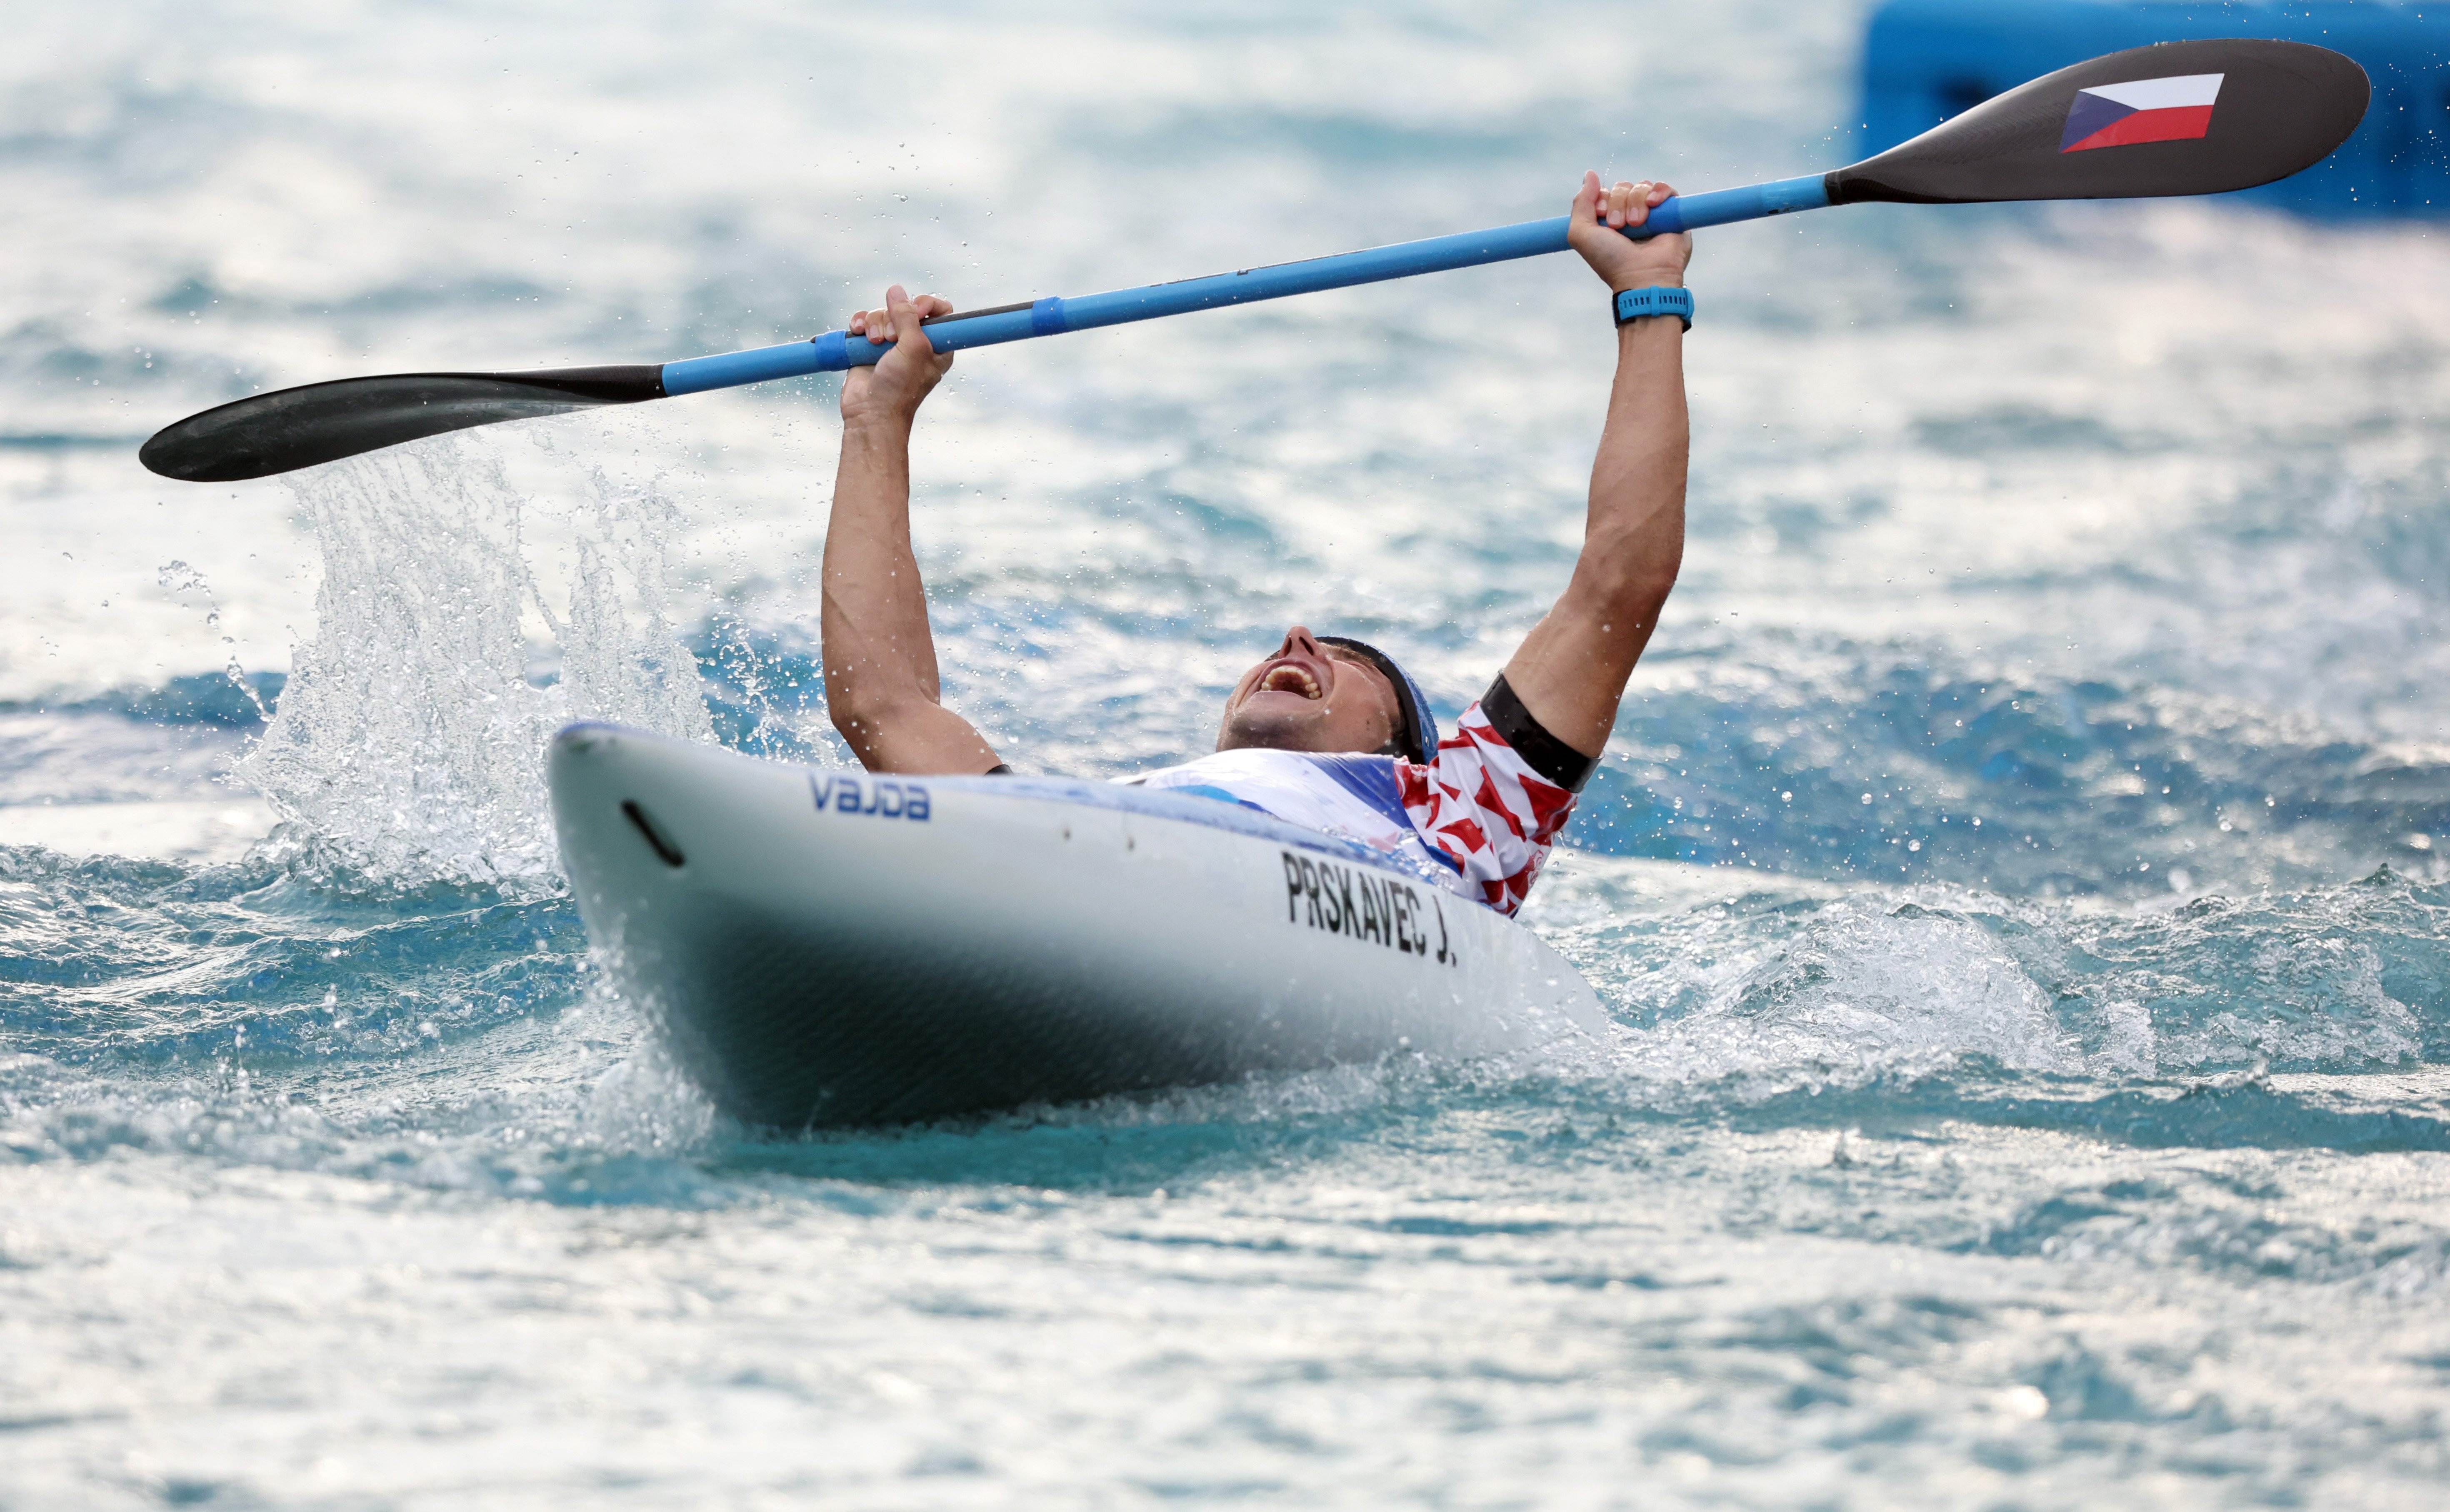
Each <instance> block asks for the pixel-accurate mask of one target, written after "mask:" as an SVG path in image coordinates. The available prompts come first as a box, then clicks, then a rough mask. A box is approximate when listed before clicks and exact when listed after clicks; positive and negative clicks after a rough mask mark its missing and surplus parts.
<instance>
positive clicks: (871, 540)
mask: <svg viewBox="0 0 2450 1512" xmlns="http://www.w3.org/2000/svg"><path fill="white" fill-rule="evenodd" d="M822 628H823V633H824V636H825V640H824V649H825V663H826V696H827V697H828V698H829V699H831V700H834V701H836V702H847V703H852V704H856V703H859V702H862V701H863V700H865V701H872V702H886V701H889V700H891V699H893V698H895V697H897V696H907V695H909V694H914V693H915V694H917V695H919V696H921V697H924V698H925V699H927V700H928V701H929V702H933V701H935V699H936V698H937V697H938V686H937V679H936V645H935V637H934V636H933V634H931V633H930V631H929V630H928V627H927V596H926V590H925V588H924V585H923V584H922V583H921V582H920V578H919V560H918V557H917V556H916V554H914V553H913V552H912V550H911V546H910V430H909V427H908V426H907V425H906V424H903V423H900V422H899V421H898V420H895V419H893V418H889V417H880V418H876V419H869V420H863V421H860V422H858V423H855V424H850V425H846V426H845V427H844V429H843V442H842V461H841V463H840V465H839V467H838V468H837V470H836V472H835V475H834V503H833V517H832V520H831V523H830V524H829V525H828V526H827V528H826V556H825V608H824V612H823V615H822ZM838 684H839V685H840V686H837V685H838Z"/></svg>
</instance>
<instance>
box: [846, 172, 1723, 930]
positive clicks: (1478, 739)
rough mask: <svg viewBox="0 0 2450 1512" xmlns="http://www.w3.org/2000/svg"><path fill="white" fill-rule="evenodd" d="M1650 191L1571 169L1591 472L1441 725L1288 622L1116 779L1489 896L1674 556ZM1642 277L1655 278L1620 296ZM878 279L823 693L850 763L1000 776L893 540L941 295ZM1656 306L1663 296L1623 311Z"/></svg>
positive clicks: (1679, 297) (1675, 306)
mask: <svg viewBox="0 0 2450 1512" xmlns="http://www.w3.org/2000/svg"><path fill="white" fill-rule="evenodd" d="M1673 192H1675V191H1673V190H1672V189H1670V188H1669V187H1668V186H1667V185H1666V184H1651V183H1643V184H1629V183H1619V184H1615V185H1613V186H1603V185H1602V184H1601V183H1600V177H1599V175H1598V174H1596V173H1587V174H1585V175H1584V176H1583V184H1582V188H1581V190H1580V191H1579V192H1577V193H1576V194H1575V196H1574V204H1573V215H1572V222H1571V229H1570V231H1569V232H1568V240H1569V241H1570V242H1571V243H1572V245H1573V248H1574V250H1575V251H1577V252H1580V253H1581V254H1582V255H1583V259H1584V261H1585V262H1588V263H1589V264H1590V266H1591V270H1592V271H1593V272H1595V273H1597V274H1598V275H1599V276H1600V278H1601V280H1602V281H1604V282H1605V283H1606V284H1607V285H1608V287H1609V288H1610V290H1612V291H1614V292H1613V294H1612V296H1611V298H1612V301H1613V302H1612V304H1611V309H1612V311H1613V313H1614V315H1615V317H1616V320H1617V335H1616V340H1617V367H1616V383H1615V387H1614V389H1613V391H1612V392H1611V394H1610V396H1609V398H1608V411H1607V423H1606V427H1605V429H1604V431H1603V432H1602V433H1601V436H1600V445H1599V456H1598V457H1597V459H1596V461H1595V462H1594V463H1593V465H1592V468H1591V491H1590V510H1589V514H1588V517H1587V519H1586V521H1585V527H1584V537H1583V550H1582V554H1581V556H1580V557H1579V558H1578V559H1577V560H1576V561H1575V563H1574V572H1573V576H1572V577H1571V579H1570V580H1569V581H1568V582H1567V583H1566V585H1565V594H1564V596H1562V597H1560V598H1559V599H1558V600H1557V602H1556V604H1555V605H1554V607H1552V608H1551V609H1550V610H1549V611H1548V613H1547V615H1546V617H1545V618H1544V619H1542V620H1541V621H1540V623H1539V624H1538V625H1537V626H1535V627H1533V629H1532V630H1531V633H1530V634H1529V635H1527V636H1526V637H1525V638H1524V641H1523V644H1522V646H1521V647H1520V648H1519V649H1516V651H1515V652H1514V655H1513V658H1512V659H1511V660H1509V661H1508V662H1507V664H1506V669H1505V670H1504V671H1503V672H1501V673H1499V674H1498V677H1497V680H1496V682H1494V683H1492V684H1491V685H1490V686H1489V689H1488V692H1487V693H1486V694H1484V695H1483V696H1482V697H1481V698H1480V700H1479V701H1478V702H1476V703H1474V704H1473V705H1472V706H1471V707H1470V708H1467V709H1465V710H1464V712H1463V717H1462V719H1461V720H1460V721H1459V722H1458V726H1457V729H1456V732H1455V734H1453V735H1452V736H1450V737H1449V738H1447V739H1444V740H1441V739H1439V737H1438V729H1437V724H1436V721H1435V719H1434V718H1433V717H1432V716H1431V714H1430V710H1429V701H1428V700H1427V699H1425V698H1424V697H1422V695H1421V690H1420V688H1419V686H1418V685H1417V684H1415V683H1414V682H1413V681H1412V680H1411V678H1410V676H1408V675H1406V673H1405V672H1404V670H1403V669H1401V668H1400V667H1398V666H1397V665H1396V664H1395V662H1394V661H1393V660H1392V659H1391V658H1390V657H1389V656H1387V655H1386V654H1385V653H1384V652H1382V651H1379V650H1377V649H1374V648H1372V647H1370V646H1368V645H1365V644H1363V643H1362V642H1359V641H1356V640H1351V639H1350V638H1346V637H1341V636H1334V635H1317V634H1313V633H1312V631H1311V630H1310V629H1309V628H1308V627H1306V626H1301V625H1295V626H1293V628H1292V629H1291V630H1288V631H1287V632H1286V634H1285V638H1284V641H1283V643H1282V644H1280V645H1279V646H1277V647H1276V649H1274V651H1272V652H1270V653H1269V654H1268V656H1267V657H1266V658H1265V659H1263V660H1261V661H1260V662H1259V663H1258V664H1257V665H1256V666H1254V667H1253V668H1252V669H1250V670H1249V671H1247V672H1245V673H1244V674H1243V675H1242V679H1241V681H1240V682H1238V683H1236V684H1235V687H1234V691H1233V692H1232V694H1231V695H1229V696H1228V697H1227V698H1226V700H1225V714H1224V721H1223V727H1222V728H1221V729H1220V731H1219V732H1218V735H1217V740H1216V751H1215V754H1214V755H1211V756H1203V757H1201V758H1200V759H1198V760H1197V761H1194V762H1189V763H1186V764H1184V765H1182V766H1173V767H1168V768H1166V769H1165V770H1162V771H1156V772H1149V773H1145V774H1143V775H1141V776H1138V777H1135V778H1132V779H1129V781H1131V782H1133V783H1137V784H1139V785H1143V786H1147V787H1151V788H1165V789H1172V790H1174V791H1177V792H1185V793H1196V794H1200V795H1203V796H1207V797H1212V798H1218V799H1223V800H1227V801H1229V802H1234V803H1238V804H1245V805H1247V806H1250V807H1253V808H1256V809H1259V810H1262V811H1263V812H1266V813H1269V814H1273V815H1274V816H1275V817H1276V818H1278V819H1281V820H1284V821H1286V822H1288V823H1290V824H1301V825H1305V826H1307V827H1309V828H1312V829H1316V830H1321V831H1324V832H1326V833H1329V834H1332V835H1337V836H1340V837H1342V838H1344V839H1347V840H1351V841H1355V842H1358V843H1361V844H1364V845H1368V846H1371V848H1373V849H1376V850H1378V851H1381V852H1386V853H1397V854H1402V855H1404V856H1407V857H1409V858H1410V860H1411V861H1412V862H1413V863H1415V864H1416V865H1419V866H1421V867H1423V868H1424V869H1425V870H1427V871H1428V872H1429V874H1430V875H1433V876H1436V877H1438V878H1439V879H1440V880H1441V881H1442V882H1445V883H1446V885H1447V886H1448V887H1449V888H1450V889H1451V890H1453V891H1455V892H1457V893H1460V894H1462V895H1463V896H1465V897H1468V898H1471V899H1473V900H1475V901H1480V902H1484V903H1487V904H1488V906H1490V907H1492V908H1495V909H1497V910H1498V911H1499V912H1501V913H1507V914H1511V913H1513V912H1514V911H1515V910H1516V909H1517V908H1519V907H1521V906H1522V903H1523V899H1524V897H1525V895H1526V893H1528V892H1529V890H1530V887H1531V882H1532V880H1533V879H1534V878H1535V877H1537V876H1538V875H1539V871H1540V866H1541V863H1543V862H1545V861H1546V859H1547V855H1548V847H1549V846H1550V845H1551V844H1552V843H1554V842H1555V840H1556V837H1557V832H1558V831H1559V830H1560V829H1562V828H1564V827H1565V818H1566V816H1567V815H1568V814H1569V813H1571V812H1572V810H1573V806H1574V795H1575V794H1576V793H1578V792H1580V791H1581V790H1582V786H1583V784H1584V783H1585V781H1586V780H1587V779H1588V778H1589V776H1590V774H1591V770H1592V768H1593V767H1594V766H1597V765H1598V761H1599V756H1600V753H1601V752H1602V751H1603V750H1604V748H1605V747H1606V745H1607V738H1608V732H1609V730H1610V729H1611V728H1612V727H1614V726H1615V724H1616V709H1617V702H1618V700H1619V699H1620V698H1622V697H1623V696H1624V685H1625V680H1626V679H1627V678H1628V677H1630V676H1631V675H1632V672H1633V665H1634V662H1635V660H1636V659H1637V658H1639V657H1640V656H1641V655H1642V649H1643V646H1644V645H1645V644H1647V643H1648V641H1649V639H1650V632H1651V630H1652V629H1653V628H1654V627H1656V626H1657V624H1658V622H1659V610H1660V606H1661V605H1662V604H1663V603H1664V602H1665V601H1666V598H1667V593H1668V591H1669V590H1670V589H1671V588H1673V587H1674V586H1675V583H1676V571H1677V567H1678V564H1679V563H1680V562H1681V561H1682V556H1683V552H1684V470H1685V454H1686V449H1687V429H1688V428H1687V424H1686V418H1685V408H1684V374H1683V336H1684V331H1685V329H1686V328H1687V327H1688V326H1689V325H1690V324H1691V320H1690V314H1691V303H1690V300H1689V297H1688V296H1685V295H1684V294H1683V293H1682V289H1683V282H1684V267H1685V263H1686V262H1687V261H1688V260H1689V259H1690V258H1691V256H1692V240H1691V239H1690V238H1689V237H1685V236H1682V235H1675V236H1661V237H1655V238H1653V239H1651V240H1649V241H1646V242H1636V241H1632V240H1630V239H1628V238H1627V237H1626V236H1625V235H1624V234H1623V231H1624V228H1627V227H1635V226H1640V225H1641V224H1642V223H1643V221H1644V220H1646V219H1647V218H1648V216H1649V213H1650V209H1651V207H1652V206H1653V205H1656V204H1659V202H1660V201H1662V200H1663V199H1665V198H1667V196H1668V195H1670V194H1672V193H1673ZM1643 291H1654V292H1643ZM952 308H953V307H952V305H951V304H950V303H948V302H946V301H945V300H941V299H938V298H936V297H934V296H932V295H921V296H919V297H918V298H916V299H912V298H910V297H908V296H907V295H905V294H904V292H903V289H902V287H901V286H900V285H899V284H896V285H895V286H893V287H892V288H890V289H888V290H887V291H886V292H885V308H884V309H881V310H871V311H868V312H866V313H865V314H861V315H855V316H853V317H852V318H851V320H850V327H849V328H850V331H851V333H852V334H853V335H865V334H867V333H868V332H871V331H874V332H885V331H890V332H892V333H893V339H894V341H895V346H894V349H893V350H892V351H891V352H888V353H886V354H885V358H884V359H882V360H881V361H879V362H878V363H877V364H876V365H875V366H874V367H872V368H854V369H852V370H851V371H850V373H849V374H847V375H846V377H845V378H844V380H843V391H842V416H843V448H842V464H841V471H840V474H839V475H838V476H837V478H836V481H835V484H834V501H833V516H832V521H831V524H830V526H829V527H828V529H827V532H826V553H825V611H824V625H823V633H824V637H825V669H826V703H827V706H828V708H829V709H830V711H831V714H832V716H833V722H834V727H835V728H836V729H838V730H840V731H841V732H842V735H843V738H844V739H845V740H846V741H848V742H849V743H850V747H851V749H852V750H853V751H854V752H855V753H857V755H858V756H859V759H860V761H861V762H862V763H863V764H864V765H865V766H866V767H867V769H868V770H870V771H875V772H895V773H911V774H921V775H963V774H973V773H987V772H1000V771H1008V770H1009V769H1010V768H1009V767H1006V766H1004V765H1003V764H1002V763H1001V761H1000V760H999V759H998V758H997V756H996V753H995V750H994V748H993V747H992V746H988V744H987V743H986V741H985V740H984V739H983V738H982V736H981V735H980V734H979V732H978V730H977V729H976V728H975V727H972V726H971V724H970V722H969V721H967V720H965V719H963V718H962V716H961V715H959V714H956V713H954V712H953V711H952V710H951V709H948V708H944V707H943V703H942V701H941V693H940V690H939V688H938V683H937V674H936V648H935V640H934V637H933V636H932V634H931V633H930V632H929V630H928V626H927V603H926V595H925V591H924V589H923V588H922V586H921V584H920V580H919V563H918V559H917V557H916V556H915V555H913V553H912V552H911V547H910V431H911V425H912V422H913V420H914V419H915V417H917V415H918V412H919V406H920V403H921V401H923V400H924V399H925V398H926V397H927V395H928V393H929V391H931V390H932V389H934V388H935V386H936V384H937V382H938V380H940V379H941V378H943V376H944V374H945V372H946V371H947V370H948V369H950V368H951V367H952V365H953V359H952V355H951V354H950V353H944V354H938V353H937V352H936V351H934V350H933V349H932V348H931V347H930V346H929V345H928V343H927V338H926V335H925V333H924V331H923V330H922V329H921V325H920V322H921V321H922V320H925V319H926V318H927V317H929V316H934V315H947V314H950V313H952ZM1659 309H1664V310H1665V311H1667V312H1668V313H1657V314H1653V313H1645V312H1648V311H1651V310H1659Z"/></svg>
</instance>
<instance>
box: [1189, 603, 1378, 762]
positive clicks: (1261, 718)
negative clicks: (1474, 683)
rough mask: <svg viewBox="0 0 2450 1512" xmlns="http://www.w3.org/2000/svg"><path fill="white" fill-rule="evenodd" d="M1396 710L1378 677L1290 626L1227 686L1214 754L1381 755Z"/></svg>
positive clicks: (1349, 655) (1372, 669) (1351, 655)
mask: <svg viewBox="0 0 2450 1512" xmlns="http://www.w3.org/2000/svg"><path fill="white" fill-rule="evenodd" d="M1400 708H1401V706H1400V705H1398V704H1397V703H1396V702H1395V689H1394V687H1393V685H1391V684H1390V683H1389V682H1388V681H1387V676H1386V674H1385V673H1384V672H1381V671H1380V670H1378V669H1376V668H1375V667H1372V666H1371V665H1370V664H1369V663H1368V662H1366V661H1363V660H1362V659H1361V658H1360V657H1359V656H1357V655H1355V654H1354V653H1352V652H1351V651H1350V650H1347V649H1345V648H1343V647H1341V646H1328V645H1324V644H1322V643H1320V642H1319V641H1318V640H1317V639H1316V638H1315V637H1314V636H1313V635H1312V634H1311V632H1310V630H1309V628H1308V627H1306V626H1301V625H1296V626H1294V627H1293V629H1292V630H1288V631H1286V632H1285V641H1284V644H1283V645H1281V646H1279V647H1277V648H1276V649H1275V650H1274V653H1272V654H1271V655H1270V656H1269V657H1268V659H1267V660H1265V661H1263V662H1261V663H1259V665H1258V666H1256V667H1254V668H1252V669H1250V670H1249V671H1247V672H1245V673H1243V674H1242V680H1241V681H1240V682H1238V683H1236V684H1235V685H1234V691H1233V693H1232V694H1231V695H1229V696H1228V697H1227V698H1226V700H1225V725H1224V727H1223V728H1222V729H1221V730H1219V731H1218V732H1217V735H1216V748H1217V749H1218V750H1245V749H1250V748H1253V747H1261V748H1265V749H1269V750H1307V751H1322V752H1325V751H1375V750H1382V749H1384V748H1385V747H1386V746H1387V743H1388V742H1389V741H1391V740H1393V739H1394V738H1395V732H1396V731H1397V730H1398V729H1400V728H1402V727H1403V716H1402V715H1401V713H1400V712H1399V709H1400Z"/></svg>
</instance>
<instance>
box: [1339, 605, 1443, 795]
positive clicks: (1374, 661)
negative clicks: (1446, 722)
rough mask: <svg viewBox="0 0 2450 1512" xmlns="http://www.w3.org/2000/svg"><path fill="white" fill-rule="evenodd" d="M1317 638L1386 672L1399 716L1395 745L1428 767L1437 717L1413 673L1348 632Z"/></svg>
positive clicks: (1403, 754) (1412, 759)
mask: <svg viewBox="0 0 2450 1512" xmlns="http://www.w3.org/2000/svg"><path fill="white" fill-rule="evenodd" d="M1318 640H1319V644H1320V645H1322V646H1341V647H1343V648H1344V649H1346V650H1349V651H1352V652H1354V653H1356V654H1357V655H1359V656H1360V657H1361V658H1362V659H1363V660H1365V661H1367V662H1368V663H1369V664H1370V665H1371V666H1372V667H1375V668H1376V669H1378V670H1379V671H1380V672H1381V673H1382V674H1384V675H1385V677H1386V679H1387V682H1388V685H1389V686H1390V687H1391V688H1394V689H1395V703H1396V705H1397V706H1398V707H1397V709H1396V712H1397V713H1398V714H1399V715H1400V716H1401V717H1400V718H1399V719H1398V720H1397V722H1396V730H1395V744H1396V745H1397V746H1401V747H1402V749H1401V751H1400V753H1399V754H1401V755H1402V756H1404V757H1405V758H1406V759H1407V760H1409V761H1413V762H1417V763H1419V764H1420V765H1421V766H1428V765H1429V757H1430V755H1431V754H1432V753H1434V752H1435V751H1436V750H1437V748H1438V718H1437V716H1436V715H1435V714H1432V713H1430V712H1429V695H1428V694H1427V693H1424V692H1422V691H1421V685H1420V684H1418V683H1416V682H1414V681H1412V674H1411V673H1410V672H1408V671H1406V670H1404V669H1403V668H1401V667H1399V666H1397V665H1396V664H1395V658H1393V657H1391V656H1390V655H1388V654H1387V653H1386V652H1385V651H1382V650H1380V649H1378V648H1377V647H1375V646H1372V645H1371V644H1370V643H1369V642H1368V641H1357V640H1354V639H1353V638H1352V637H1351V636H1350V635H1321V636H1320V637H1318Z"/></svg>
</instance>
